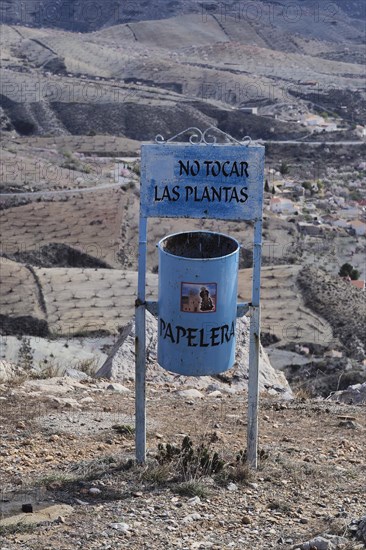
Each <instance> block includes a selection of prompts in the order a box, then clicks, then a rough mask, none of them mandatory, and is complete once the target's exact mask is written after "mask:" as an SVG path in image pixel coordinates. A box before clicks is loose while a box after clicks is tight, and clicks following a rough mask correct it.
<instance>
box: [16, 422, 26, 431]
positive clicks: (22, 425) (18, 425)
mask: <svg viewBox="0 0 366 550" xmlns="http://www.w3.org/2000/svg"><path fill="white" fill-rule="evenodd" d="M15 427H16V429H17V430H25V423H24V422H21V421H20V422H17V423H16V425H15Z"/></svg>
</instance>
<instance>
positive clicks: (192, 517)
mask: <svg viewBox="0 0 366 550" xmlns="http://www.w3.org/2000/svg"><path fill="white" fill-rule="evenodd" d="M199 519H201V514H197V513H196V514H189V515H188V516H186V517H184V518H183V519H182V522H183V523H192V522H193V521H198V520H199Z"/></svg>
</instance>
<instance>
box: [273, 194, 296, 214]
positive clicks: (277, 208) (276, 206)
mask: <svg viewBox="0 0 366 550" xmlns="http://www.w3.org/2000/svg"><path fill="white" fill-rule="evenodd" d="M269 207H270V210H271V212H274V213H275V214H294V213H295V212H297V211H298V208H297V207H296V205H295V204H294V203H293V202H292V201H291V200H290V199H283V198H280V197H272V198H271V202H270V205H269Z"/></svg>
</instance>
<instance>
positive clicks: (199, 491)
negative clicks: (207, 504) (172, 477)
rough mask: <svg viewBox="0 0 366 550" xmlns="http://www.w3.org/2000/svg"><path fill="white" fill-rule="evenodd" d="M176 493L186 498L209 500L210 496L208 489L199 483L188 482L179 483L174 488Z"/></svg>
mask: <svg viewBox="0 0 366 550" xmlns="http://www.w3.org/2000/svg"><path fill="white" fill-rule="evenodd" d="M174 492H175V493H177V494H178V495H181V496H186V497H190V498H192V497H200V498H207V497H208V496H209V491H208V488H207V487H206V486H205V485H203V483H200V482H199V481H186V482H183V483H179V484H178V485H176V487H175V488H174Z"/></svg>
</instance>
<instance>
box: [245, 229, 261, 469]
mask: <svg viewBox="0 0 366 550" xmlns="http://www.w3.org/2000/svg"><path fill="white" fill-rule="evenodd" d="M261 257H262V219H260V220H257V221H256V222H255V224H254V248H253V285H252V305H251V317H250V342H249V381H248V431H247V455H248V463H249V466H250V467H251V468H257V465H258V463H257V451H258V404H259V346H260V282H261Z"/></svg>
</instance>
